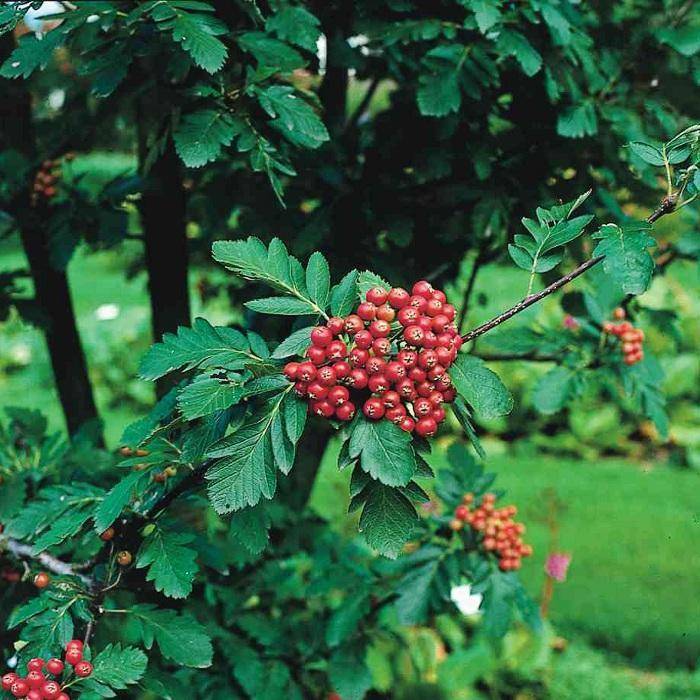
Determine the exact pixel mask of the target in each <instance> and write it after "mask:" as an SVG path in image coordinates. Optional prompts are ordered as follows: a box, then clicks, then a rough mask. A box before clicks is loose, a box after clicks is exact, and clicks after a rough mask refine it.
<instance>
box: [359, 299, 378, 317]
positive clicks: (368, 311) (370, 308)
mask: <svg viewBox="0 0 700 700" xmlns="http://www.w3.org/2000/svg"><path fill="white" fill-rule="evenodd" d="M357 315H358V316H359V317H360V318H361V319H362V320H363V321H374V319H375V318H377V307H376V306H375V305H374V304H372V303H370V302H369V301H364V302H362V304H360V305H359V306H358V307H357Z"/></svg>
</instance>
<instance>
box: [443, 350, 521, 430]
mask: <svg viewBox="0 0 700 700" xmlns="http://www.w3.org/2000/svg"><path fill="white" fill-rule="evenodd" d="M449 374H450V377H451V379H452V383H453V385H454V387H455V389H456V390H457V392H458V393H459V394H460V396H462V397H464V399H465V400H466V401H467V403H468V404H469V405H470V406H471V407H472V408H473V409H474V410H475V411H476V413H477V414H478V415H479V416H481V417H482V418H484V419H486V420H489V419H491V418H497V417H499V416H503V415H506V414H508V413H510V412H511V410H512V409H513V397H512V396H511V395H510V392H509V391H508V389H506V387H505V386H504V385H503V382H501V380H500V379H499V377H498V375H497V374H496V373H495V372H493V371H491V370H490V369H489V368H488V367H486V365H485V364H484V362H483V361H482V360H481V359H479V358H478V357H474V356H473V355H465V354H461V355H458V356H457V359H456V360H455V362H454V364H453V365H452V366H451V367H450V371H449Z"/></svg>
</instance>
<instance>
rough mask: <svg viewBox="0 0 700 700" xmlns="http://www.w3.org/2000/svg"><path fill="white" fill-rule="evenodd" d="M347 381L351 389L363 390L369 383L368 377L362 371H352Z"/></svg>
mask: <svg viewBox="0 0 700 700" xmlns="http://www.w3.org/2000/svg"><path fill="white" fill-rule="evenodd" d="M347 381H348V384H349V385H350V386H351V387H352V388H353V389H364V388H365V387H366V386H367V382H368V381H369V376H368V375H367V372H365V371H364V370H363V369H353V370H351V372H350V374H349V376H348V380H347Z"/></svg>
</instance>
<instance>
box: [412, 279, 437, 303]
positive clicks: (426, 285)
mask: <svg viewBox="0 0 700 700" xmlns="http://www.w3.org/2000/svg"><path fill="white" fill-rule="evenodd" d="M411 291H412V293H413V294H414V295H417V296H419V297H424V298H425V299H430V298H431V297H432V295H433V292H434V291H435V290H434V289H433V285H432V284H430V282H428V281H426V280H420V281H418V282H416V283H415V284H414V285H413V288H412V290H411Z"/></svg>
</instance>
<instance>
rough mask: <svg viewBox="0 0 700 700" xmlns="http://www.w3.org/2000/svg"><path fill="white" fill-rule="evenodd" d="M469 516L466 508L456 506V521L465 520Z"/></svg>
mask: <svg viewBox="0 0 700 700" xmlns="http://www.w3.org/2000/svg"><path fill="white" fill-rule="evenodd" d="M468 515H469V508H467V506H457V508H455V518H457V520H466V519H467V516H468Z"/></svg>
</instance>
